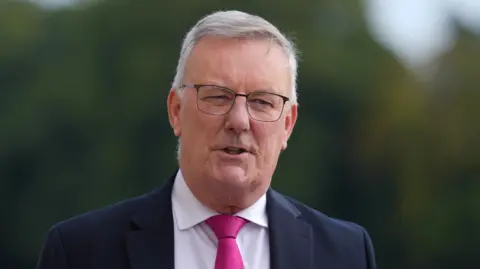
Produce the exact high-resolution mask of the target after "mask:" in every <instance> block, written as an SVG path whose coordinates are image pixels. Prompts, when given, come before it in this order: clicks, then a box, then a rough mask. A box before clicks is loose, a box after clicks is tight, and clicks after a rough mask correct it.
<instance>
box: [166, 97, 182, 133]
mask: <svg viewBox="0 0 480 269" xmlns="http://www.w3.org/2000/svg"><path fill="white" fill-rule="evenodd" d="M181 105H182V102H181V99H180V96H179V95H178V93H177V92H176V91H175V89H173V88H172V89H170V93H169V94H168V100H167V108H168V119H169V121H170V126H172V129H173V133H174V134H175V136H177V137H179V136H180V135H181V134H182V127H181V124H180V122H181V118H180V110H181Z"/></svg>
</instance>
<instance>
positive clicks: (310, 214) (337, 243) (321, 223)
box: [277, 192, 372, 252]
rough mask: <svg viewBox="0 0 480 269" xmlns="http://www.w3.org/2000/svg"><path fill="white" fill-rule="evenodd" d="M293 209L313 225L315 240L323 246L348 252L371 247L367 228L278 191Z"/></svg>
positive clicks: (278, 194) (299, 217) (299, 216)
mask: <svg viewBox="0 0 480 269" xmlns="http://www.w3.org/2000/svg"><path fill="white" fill-rule="evenodd" d="M278 196H280V197H281V199H283V200H284V202H286V203H288V206H289V207H291V210H292V211H295V212H297V213H296V214H297V215H298V219H300V220H302V221H304V222H306V223H308V224H309V226H311V228H312V232H313V234H312V235H313V237H314V241H315V243H316V244H317V245H319V246H321V247H322V248H333V249H336V250H342V252H343V251H346V252H357V251H358V250H360V249H365V248H366V249H370V248H371V245H372V243H371V239H370V236H369V234H368V232H367V231H366V229H365V228H364V227H363V226H361V225H359V224H357V223H354V222H351V221H346V220H341V219H338V218H334V217H331V216H328V215H326V214H325V213H322V212H320V211H318V210H316V209H314V208H312V207H310V206H308V205H306V204H304V203H302V202H299V201H297V200H295V199H294V198H292V197H289V196H286V195H283V194H280V193H278V192H277V197H278Z"/></svg>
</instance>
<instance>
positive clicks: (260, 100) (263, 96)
mask: <svg viewBox="0 0 480 269" xmlns="http://www.w3.org/2000/svg"><path fill="white" fill-rule="evenodd" d="M247 101H248V112H249V114H250V116H251V117H252V118H253V119H255V120H259V121H276V120H278V119H279V118H280V116H281V114H282V111H283V106H284V101H283V98H282V97H280V96H278V95H275V94H272V93H253V94H251V95H250V96H249V97H248V100H247Z"/></svg>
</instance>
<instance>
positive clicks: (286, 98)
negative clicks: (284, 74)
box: [181, 84, 290, 122]
mask: <svg viewBox="0 0 480 269" xmlns="http://www.w3.org/2000/svg"><path fill="white" fill-rule="evenodd" d="M208 86H210V87H216V88H219V89H223V90H227V91H230V92H231V93H232V94H233V95H234V97H233V99H232V101H231V102H230V108H229V109H228V110H227V111H226V112H225V113H220V114H218V113H209V112H205V111H203V110H202V109H200V106H199V105H198V93H199V91H200V88H202V87H208ZM184 88H192V89H195V90H196V91H197V109H198V110H200V111H202V112H203V113H205V114H209V115H215V116H223V115H227V114H228V113H229V112H230V111H231V110H232V108H233V105H234V104H235V100H237V97H238V96H242V97H245V99H246V100H248V97H249V96H250V95H252V94H259V93H268V94H272V95H276V96H278V97H280V98H282V100H283V104H282V110H281V111H280V114H279V115H278V118H276V119H275V120H258V119H256V118H254V117H252V115H251V114H250V109H249V108H248V102H245V106H246V109H247V113H248V116H249V117H250V118H251V119H253V120H256V121H260V122H276V121H278V120H279V119H280V118H281V117H282V114H283V110H284V109H285V103H287V102H288V101H290V98H288V97H286V96H283V95H281V94H277V93H273V92H267V91H256V92H251V93H248V94H243V93H236V92H234V91H233V90H232V89H230V88H227V87H223V86H218V85H214V84H183V85H182V87H181V89H184Z"/></svg>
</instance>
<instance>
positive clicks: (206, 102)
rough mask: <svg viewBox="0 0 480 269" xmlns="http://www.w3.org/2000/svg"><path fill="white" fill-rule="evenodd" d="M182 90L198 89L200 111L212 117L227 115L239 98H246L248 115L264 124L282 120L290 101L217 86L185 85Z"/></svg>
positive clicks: (274, 95) (276, 95)
mask: <svg viewBox="0 0 480 269" xmlns="http://www.w3.org/2000/svg"><path fill="white" fill-rule="evenodd" d="M182 88H193V89H196V90H197V107H198V109H199V110H200V111H202V112H203V113H206V114H210V115H225V114H227V113H228V112H230V110H231V109H232V107H233V104H234V103H235V99H236V98H237V97H238V96H242V97H245V98H246V99H247V102H245V103H246V107H247V112H248V115H249V116H250V117H251V118H252V119H254V120H257V121H264V122H274V121H277V120H278V119H280V116H281V115H282V113H283V108H284V107H285V103H286V102H287V101H289V100H290V99H289V98H288V97H286V96H283V95H280V94H276V93H272V92H262V91H259V92H251V93H249V94H241V93H236V92H234V91H233V90H231V89H229V88H226V87H222V86H217V85H204V84H184V85H183V86H182Z"/></svg>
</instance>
